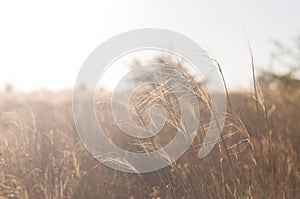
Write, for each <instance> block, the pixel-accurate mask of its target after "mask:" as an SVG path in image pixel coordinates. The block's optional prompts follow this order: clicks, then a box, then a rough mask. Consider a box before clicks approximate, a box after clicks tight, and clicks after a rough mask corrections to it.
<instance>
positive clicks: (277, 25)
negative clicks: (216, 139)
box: [0, 0, 300, 91]
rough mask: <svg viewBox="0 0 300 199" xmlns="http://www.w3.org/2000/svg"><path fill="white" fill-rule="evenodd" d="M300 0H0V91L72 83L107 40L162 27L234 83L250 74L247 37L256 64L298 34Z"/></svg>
mask: <svg viewBox="0 0 300 199" xmlns="http://www.w3.org/2000/svg"><path fill="white" fill-rule="evenodd" d="M299 8H300V1H298V0H295V1H274V0H273V1H261V0H260V1H259V0H247V1H246V0H244V1H237V0H236V1H234V0H228V1H212V0H210V1H199V0H185V1H183V0H127V1H125V0H119V1H113V0H109V1H80V2H79V1H74V0H73V1H54V0H53V1H48V2H46V1H14V0H12V1H1V2H0V90H2V89H3V88H4V85H5V84H6V83H11V84H13V85H14V87H15V88H16V89H17V90H23V91H29V90H34V89H41V88H47V89H53V90H59V89H62V88H72V87H73V85H74V84H75V80H76V76H77V74H78V72H79V69H80V67H81V65H82V63H83V62H84V60H85V59H86V57H87V56H88V55H89V54H90V53H91V52H92V51H93V50H94V49H95V48H96V47H97V46H98V45H100V44H101V43H102V42H103V41H105V40H107V39H109V38H110V37H112V36H114V35H116V34H119V33H122V32H124V31H129V30H132V29H137V28H145V27H151V28H165V29H170V30H174V31H177V32H179V33H182V34H184V35H186V36H188V37H189V38H191V39H193V40H194V41H196V42H198V43H199V44H200V45H202V46H204V47H205V48H207V49H209V50H210V51H211V52H212V53H213V54H214V55H215V56H216V57H217V58H218V60H219V62H220V63H221V64H222V66H223V70H224V73H225V76H226V79H227V81H228V83H229V86H230V87H231V88H237V87H240V86H247V85H248V84H249V81H250V79H251V66H250V58H249V52H248V48H247V43H246V39H245V36H244V30H243V27H245V30H246V32H247V34H248V37H249V39H250V42H251V44H252V48H253V51H254V55H255V61H256V63H257V64H258V65H266V64H267V63H268V59H269V54H270V51H271V49H272V45H271V43H270V39H276V40H279V41H291V40H292V39H293V38H295V37H296V36H298V34H300V23H299V19H300V12H299Z"/></svg>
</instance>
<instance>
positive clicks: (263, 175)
mask: <svg viewBox="0 0 300 199" xmlns="http://www.w3.org/2000/svg"><path fill="white" fill-rule="evenodd" d="M158 60H159V61H160V62H164V63H168V64H169V66H170V67H172V68H175V69H176V70H182V71H181V72H182V73H185V71H184V70H183V69H182V68H181V67H180V64H178V63H173V62H171V61H170V62H169V61H168V60H167V59H158ZM220 72H221V73H222V70H221V68H220ZM185 74H186V75H187V76H186V78H188V80H190V81H189V82H191V84H192V85H193V91H194V92H195V95H196V96H197V98H198V102H199V110H200V111H201V121H200V125H199V129H198V134H197V135H196V139H195V140H194V142H193V143H192V146H191V147H190V148H189V150H188V151H186V152H185V153H184V154H183V156H182V157H180V158H179V160H178V161H176V162H175V163H172V164H170V165H169V166H168V167H165V168H163V169H161V170H158V171H155V172H150V173H146V174H129V173H123V172H119V171H116V170H113V169H110V168H108V167H106V166H104V165H103V164H102V163H100V162H99V161H97V160H96V159H95V158H93V157H92V155H90V154H89V152H88V151H87V150H86V149H85V147H84V146H83V144H82V142H81V141H80V139H79V136H78V134H77V132H76V129H75V125H74V121H73V114H72V90H64V91H61V92H50V91H37V92H31V93H20V92H14V90H13V88H12V87H9V86H8V87H7V89H6V91H5V92H2V93H1V94H0V113H1V115H0V198H53V199H56V198H105V199H106V198H115V199H119V198H129V199H139V198H149V199H158V198H160V199H163V198H168V199H171V198H186V199H189V198H195V199H199V198H239V199H242V198H245V199H246V198H249V199H252V198H272V199H273V198H298V197H299V195H300V160H299V154H300V134H299V133H300V132H299V129H300V123H299V119H300V117H299V110H300V102H299V99H300V81H299V80H298V79H297V78H296V77H295V76H294V75H293V74H294V72H293V71H292V72H289V73H285V74H281V75H278V74H275V73H271V72H260V73H259V74H258V75H257V78H256V80H255V81H254V85H253V87H252V89H245V90H239V91H230V92H229V93H227V96H226V97H227V106H228V107H227V114H226V121H225V126H224V128H223V131H222V136H221V138H220V139H219V142H218V143H217V145H216V146H215V147H214V149H213V150H212V151H211V152H210V153H209V154H208V155H207V156H206V157H205V158H202V159H199V158H198V156H197V155H198V151H199V149H200V147H201V143H202V141H203V138H204V137H205V135H206V130H207V128H208V122H209V118H210V117H211V114H212V113H211V109H210V101H209V97H208V95H207V93H206V92H205V89H202V84H201V83H200V82H197V81H195V80H194V78H193V77H192V76H189V75H188V73H185ZM254 75H255V74H254ZM224 81H225V83H226V80H224ZM83 89H84V88H83ZM151 89H152V93H149V92H145V91H140V92H139V93H138V94H137V95H136V96H133V98H134V100H133V101H134V103H133V104H132V107H131V108H132V109H131V110H132V116H133V118H134V119H135V120H136V121H135V122H136V123H137V124H139V125H141V126H143V125H145V123H147V120H148V119H149V118H147V109H148V108H149V107H150V106H151V105H152V104H153V103H154V102H160V103H161V104H163V105H164V107H167V110H169V112H168V114H167V116H168V117H167V122H166V125H165V126H164V128H163V129H162V131H161V132H160V134H159V135H157V136H155V137H153V138H149V139H142V140H136V139H132V138H131V137H130V136H128V135H125V134H122V132H121V131H120V129H119V128H118V127H116V125H115V124H114V122H113V117H112V113H111V110H110V100H111V93H109V92H107V91H104V90H100V91H98V92H97V94H96V99H97V103H96V104H95V107H96V110H97V116H98V119H99V123H100V124H102V125H104V128H105V132H106V133H107V136H108V137H109V138H110V139H111V140H113V142H114V143H116V144H117V145H118V146H120V147H122V148H124V149H126V150H129V151H136V152H137V151H138V152H148V151H153V150H156V149H157V148H159V147H161V146H163V145H165V144H166V143H168V142H169V141H170V140H171V139H172V137H173V136H174V132H176V129H177V128H178V123H177V122H178V118H180V114H178V112H177V108H176V107H177V106H176V103H177V101H176V100H174V98H173V97H172V95H171V94H170V93H169V92H168V90H164V89H163V88H160V87H155V88H151Z"/></svg>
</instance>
